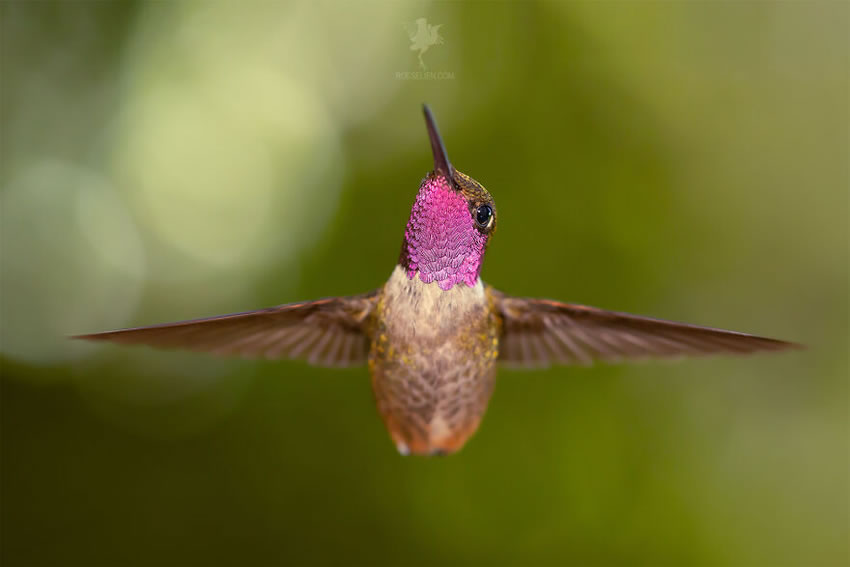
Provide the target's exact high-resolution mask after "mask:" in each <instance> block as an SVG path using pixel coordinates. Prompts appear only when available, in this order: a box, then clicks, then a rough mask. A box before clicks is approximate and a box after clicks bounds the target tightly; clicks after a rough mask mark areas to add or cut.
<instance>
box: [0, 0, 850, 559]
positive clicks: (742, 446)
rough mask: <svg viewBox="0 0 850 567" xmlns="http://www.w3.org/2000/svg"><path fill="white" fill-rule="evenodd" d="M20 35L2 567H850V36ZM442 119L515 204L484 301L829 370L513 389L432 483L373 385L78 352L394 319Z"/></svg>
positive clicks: (35, 12)
mask: <svg viewBox="0 0 850 567" xmlns="http://www.w3.org/2000/svg"><path fill="white" fill-rule="evenodd" d="M418 18H426V20H427V24H428V25H440V27H439V28H438V33H439V35H440V36H442V38H443V40H444V41H443V43H442V44H435V45H431V46H430V47H429V49H428V50H427V51H425V52H424V53H423V54H422V58H423V62H424V63H425V64H426V65H427V66H428V69H427V72H429V73H434V74H433V75H429V74H422V73H423V71H422V70H421V68H420V66H419V61H418V59H417V54H418V53H417V52H416V51H413V50H411V49H410V46H411V41H410V38H409V36H408V32H409V31H413V30H415V28H416V24H415V21H416V20H417V19H418ZM0 34H1V35H0V41H2V44H0V137H1V138H0V142H2V146H1V147H0V148H1V149H2V152H0V186H2V193H0V214H2V226H0V230H2V233H0V247H1V248H2V249H1V250H0V253H2V256H0V286H2V287H0V309H1V311H0V317H1V318H0V353H2V414H1V415H0V419H2V478H0V482H1V483H2V484H0V488H2V494H0V505H2V517H1V518H0V530H2V540H0V550H2V551H0V554H1V555H0V559H2V563H3V565H10V566H11V565H41V564H85V565H95V564H101V565H125V564H126V565H130V564H138V565H218V564H222V565H225V564H227V565H275V564H284V563H323V564H324V563H360V564H371V563H376V564H377V563H390V564H413V563H416V564H436V563H452V564H459V563H473V562H474V563H523V564H570V563H575V564H638V563H639V564H662V563H669V564H680V565H681V564H735V565H753V564H761V565H771V564H799V565H816V564H817V565H837V564H846V563H847V562H848V561H850V558H848V539H847V538H848V536H847V534H848V533H850V526H848V498H850V496H848V446H850V443H849V442H848V441H849V440H848V420H847V415H848V388H847V380H848V364H847V362H848V360H847V345H848V230H847V228H848V208H847V204H848V203H847V199H848V183H850V181H848V156H849V155H850V147H848V124H850V118H849V117H848V100H850V99H849V98H848V95H850V93H848V68H849V65H850V63H849V62H848V49H847V36H848V4H847V3H845V2H723V3H721V2H695V3H690V2H678V3H672V2H652V3H649V2H647V3H595V2H570V3H566V2H565V3H546V4H536V3H521V4H516V5H515V4H509V3H491V2H470V3H435V4H427V3H422V2H415V3H398V2H366V3H342V2H341V3H335V2H300V3H295V2H285V1H271V2H260V1H252V2H225V1H210V2H185V3H180V2H150V3H131V2H17V1H9V0H4V1H3V2H2V3H0ZM424 101H427V102H429V103H430V104H431V106H432V108H433V109H434V111H435V113H436V116H437V118H438V120H439V122H440V125H441V127H442V130H443V135H444V137H445V139H446V143H447V146H448V150H449V154H450V155H451V157H452V160H453V161H454V162H455V164H456V165H457V166H458V168H459V169H461V170H462V171H464V172H467V173H469V174H470V175H472V176H473V177H475V178H476V179H478V180H480V181H481V182H482V183H483V184H484V185H485V186H486V187H487V188H488V189H489V190H490V191H491V192H492V194H493V195H494V197H495V199H496V202H497V204H498V207H499V213H500V218H499V221H500V225H499V231H498V233H497V235H496V236H495V238H494V240H493V242H492V244H491V247H490V252H489V254H488V258H487V261H486V263H485V267H484V273H483V275H484V277H485V279H486V280H487V281H489V282H491V283H493V284H495V285H496V286H498V287H500V288H501V289H504V290H506V291H509V292H512V293H516V294H520V295H535V296H545V297H552V298H559V299H563V300H568V301H575V302H581V303H586V304H592V305H598V306H601V307H607V308H611V309H618V310H628V311H634V312H637V313H643V314H650V315H655V316H660V317H667V318H672V319H678V320H687V321H692V322H695V323H702V324H708V325H715V326H721V327H727V328H732V329H737V330H742V331H748V332H754V333H761V334H766V335H770V336H777V337H779V338H784V339H789V340H796V341H800V342H803V343H806V344H807V345H808V346H809V349H808V350H807V351H805V352H801V353H790V354H785V355H776V356H758V357H753V358H746V359H744V358H727V359H706V360H692V361H682V362H679V363H676V364H656V363H648V364H642V365H637V366H625V367H604V366H603V367H596V368H591V369H575V368H553V369H551V370H548V371H545V372H538V373H522V372H507V371H505V372H503V373H502V374H501V376H500V380H499V383H498V387H497V389H496V394H495V397H494V399H493V401H492V404H491V407H490V410H489V412H488V414H487V416H486V418H485V419H484V422H483V425H482V428H481V430H480V432H479V433H478V435H477V436H476V437H474V438H473V440H472V441H471V442H470V444H469V445H468V446H467V447H466V448H465V449H464V450H463V451H462V452H461V453H459V454H458V455H455V456H451V457H448V458H441V459H430V460H429V459H417V458H402V457H400V456H398V455H397V454H396V452H395V450H394V448H393V446H392V444H391V443H390V442H389V439H388V437H387V435H386V433H385V432H384V430H383V427H382V425H381V424H380V422H379V419H378V417H377V414H376V412H375V410H374V407H373V405H372V400H371V396H370V392H369V379H368V375H367V372H366V370H365V368H360V369H348V370H341V371H332V370H323V369H316V368H311V367H308V366H306V365H305V364H302V363H297V362H252V361H240V360H235V361H234V360H220V359H215V358H212V357H207V356H201V355H188V354H181V353H168V352H157V351H151V350H147V349H133V348H116V347H99V346H98V347H96V346H92V345H87V344H78V343H74V342H70V341H67V340H66V339H65V336H66V335H68V334H73V333H80V332H91V331H96V330H102V329H107V328H114V327H121V326H128V325H137V324H148V323H155V322H161V321H167V320H175V319H181V318H188V317H196V316H203V315H212V314H217V313H223V312H229V311H240V310H245V309H251V308H258V307H263V306H268V305H274V304H277V303H284V302H289V301H295V300H301V299H309V298H313V297H319V296H328V295H336V294H351V293H358V292H362V291H366V290H369V289H372V288H374V287H377V286H379V285H380V284H381V283H382V281H383V280H384V279H385V278H386V277H387V276H388V274H389V273H390V270H391V269H392V266H393V263H394V262H395V260H396V258H397V254H398V247H399V244H400V239H401V234H402V230H403V226H404V222H405V220H406V218H407V217H406V215H407V213H408V210H409V206H410V204H411V203H412V200H413V195H414V192H415V190H416V187H417V184H418V183H419V181H420V179H421V177H422V176H423V175H424V174H425V172H426V171H427V170H428V169H429V166H430V150H429V146H428V142H427V139H426V136H425V130H424V126H423V122H422V117H421V112H420V104H421V103H422V102H424Z"/></svg>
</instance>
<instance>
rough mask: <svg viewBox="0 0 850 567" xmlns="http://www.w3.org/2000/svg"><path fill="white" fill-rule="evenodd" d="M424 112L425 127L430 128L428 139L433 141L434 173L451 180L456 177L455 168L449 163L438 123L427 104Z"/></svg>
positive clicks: (423, 109) (423, 106) (424, 105)
mask: <svg viewBox="0 0 850 567" xmlns="http://www.w3.org/2000/svg"><path fill="white" fill-rule="evenodd" d="M422 111H423V112H424V113H425V125H426V126H427V127H428V137H429V138H430V139H431V152H432V153H433V154H434V171H435V172H436V173H439V174H441V175H443V176H445V177H447V178H448V179H451V178H452V177H453V176H454V168H453V167H452V164H451V162H449V155H448V154H447V153H446V146H445V145H443V138H441V137H440V131H439V130H438V129H437V122H436V121H435V120H434V115H433V114H431V109H430V108H428V105H427V104H423V105H422Z"/></svg>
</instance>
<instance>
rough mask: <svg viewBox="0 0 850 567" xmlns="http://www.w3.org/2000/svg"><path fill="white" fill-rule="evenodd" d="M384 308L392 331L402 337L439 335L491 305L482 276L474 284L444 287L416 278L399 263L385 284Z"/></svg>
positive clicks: (389, 328)
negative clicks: (409, 274) (488, 303)
mask: <svg viewBox="0 0 850 567" xmlns="http://www.w3.org/2000/svg"><path fill="white" fill-rule="evenodd" d="M383 303H384V310H385V315H386V316H387V317H386V319H385V320H386V321H387V324H388V330H389V331H390V332H391V333H392V334H394V335H395V334H396V333H398V334H399V335H401V336H405V335H406V336H410V335H411V334H413V335H415V336H420V337H422V336H429V337H430V336H435V335H437V334H440V333H444V332H447V331H449V330H450V329H452V328H454V327H456V326H457V324H458V323H459V322H461V321H463V320H465V319H467V318H468V317H469V316H470V315H472V314H473V313H480V311H481V309H482V308H486V306H487V298H486V296H485V294H484V284H482V283H481V278H478V280H477V281H476V282H475V285H474V286H473V287H469V286H467V285H465V284H463V283H459V284H456V285H455V286H453V287H452V288H451V289H449V290H442V289H440V286H439V285H437V284H436V283H429V284H426V283H424V282H423V281H422V280H420V279H419V276H418V275H417V276H416V277H414V278H413V279H410V278H408V277H407V273H406V272H405V270H404V268H402V267H401V266H396V267H395V269H394V270H393V273H392V275H391V276H390V279H389V280H388V281H387V284H386V286H385V287H384V300H383Z"/></svg>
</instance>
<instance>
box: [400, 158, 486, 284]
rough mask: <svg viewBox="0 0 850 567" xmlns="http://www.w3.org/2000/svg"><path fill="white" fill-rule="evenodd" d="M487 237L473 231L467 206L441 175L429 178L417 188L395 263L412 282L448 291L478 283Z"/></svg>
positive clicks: (473, 227)
mask: <svg viewBox="0 0 850 567" xmlns="http://www.w3.org/2000/svg"><path fill="white" fill-rule="evenodd" d="M486 246H487V236H486V235H484V234H481V232H479V231H478V229H476V228H475V224H474V221H473V219H472V215H471V213H470V212H469V205H468V204H467V202H466V199H465V198H464V196H463V195H462V194H461V193H460V191H457V190H455V189H454V188H453V187H452V186H451V185H450V184H449V182H448V181H447V180H446V179H445V178H444V177H442V176H436V175H429V176H428V177H427V178H425V181H423V182H422V185H421V186H420V187H419V193H418V194H417V195H416V202H415V203H413V210H412V211H411V212H410V220H408V221H407V230H406V231H405V232H404V245H403V246H402V249H401V259H400V261H399V263H400V264H401V266H402V267H403V268H404V269H405V270H406V271H407V277H409V278H410V279H413V278H415V277H416V274H417V273H418V274H419V279H421V280H422V281H423V282H424V283H426V284H427V283H431V282H437V285H439V286H440V289H443V290H449V289H451V288H452V287H453V286H454V285H455V284H458V283H464V284H466V285H468V286H470V287H472V286H474V285H475V283H476V282H477V281H478V274H479V272H480V271H481V261H482V260H483V258H484V250H485V248H486Z"/></svg>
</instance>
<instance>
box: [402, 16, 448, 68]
mask: <svg viewBox="0 0 850 567" xmlns="http://www.w3.org/2000/svg"><path fill="white" fill-rule="evenodd" d="M442 25H443V24H437V25H435V26H432V25H431V24H429V23H428V20H427V19H425V18H419V19H417V20H416V21H415V22H414V23H413V25H405V29H406V30H407V36H408V37H409V38H410V50H411V51H418V52H419V53H418V58H419V67H420V68H421V69H422V70H423V71H426V70H427V69H428V66H427V65H425V61H423V60H422V55H423V54H424V53H425V52H426V51H428V49H429V48H430V47H431V46H432V45H441V44H442V43H443V37H442V36H441V35H440V27H442Z"/></svg>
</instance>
